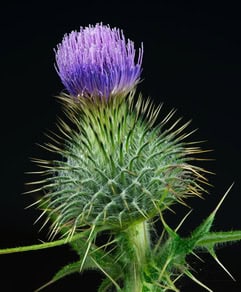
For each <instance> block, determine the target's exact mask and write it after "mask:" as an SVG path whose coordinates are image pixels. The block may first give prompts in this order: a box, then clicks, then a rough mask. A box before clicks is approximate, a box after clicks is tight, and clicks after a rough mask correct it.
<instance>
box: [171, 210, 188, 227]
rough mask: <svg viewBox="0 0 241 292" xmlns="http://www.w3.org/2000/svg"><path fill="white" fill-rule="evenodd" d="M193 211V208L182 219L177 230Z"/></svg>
mask: <svg viewBox="0 0 241 292" xmlns="http://www.w3.org/2000/svg"><path fill="white" fill-rule="evenodd" d="M191 213H192V210H190V211H189V212H188V213H187V214H186V215H185V216H184V217H183V219H182V220H181V222H180V223H179V224H178V226H177V227H176V229H175V232H177V231H178V229H179V228H180V227H181V226H182V224H183V223H184V221H185V220H186V219H187V217H188V216H189V215H190V214H191Z"/></svg>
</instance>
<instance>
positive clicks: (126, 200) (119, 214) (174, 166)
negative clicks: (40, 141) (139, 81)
mask: <svg viewBox="0 0 241 292" xmlns="http://www.w3.org/2000/svg"><path fill="white" fill-rule="evenodd" d="M61 99H62V101H63V103H64V110H65V112H66V115H67V116H68V117H69V118H70V120H71V122H72V126H71V128H70V127H69V126H67V124H66V123H64V122H61V123H60V124H61V125H62V126H61V131H62V132H63V134H64V135H63V138H64V139H62V140H61V141H60V143H59V144H58V145H56V143H54V144H53V145H49V144H48V147H49V148H50V150H52V151H56V152H57V153H58V154H61V155H62V159H61V160H58V161H54V162H53V163H48V168H47V170H46V171H45V174H46V176H47V177H46V179H45V180H42V181H40V184H41V185H42V187H41V189H43V190H44V191H45V193H46V195H45V196H44V197H43V199H42V200H41V201H40V207H43V209H44V212H46V210H48V213H49V216H50V217H51V216H52V215H54V217H55V220H54V223H53V230H52V234H55V233H56V232H58V231H60V230H61V229H62V228H65V227H67V228H68V232H69V234H71V235H73V234H74V233H75V232H77V231H78V230H81V229H82V228H86V227H93V226H102V227H103V226H104V227H105V228H106V229H123V228H126V227H128V226H130V225H132V224H134V223H137V222H141V221H143V220H147V219H151V218H153V217H154V216H156V215H157V214H159V213H160V212H162V211H163V210H164V209H166V208H168V207H169V206H170V205H171V204H173V203H175V202H181V203H184V202H183V199H184V198H186V197H187V196H190V195H199V193H200V190H202V187H201V186H200V185H199V183H200V182H203V181H204V180H205V179H204V177H203V176H202V175H201V172H202V170H201V169H200V168H198V167H195V166H193V165H191V164H190V163H189V161H190V160H191V159H193V157H192V154H194V153H195V154H196V153H198V152H200V150H199V148H196V147H189V146H190V145H189V146H188V144H187V143H185V142H184V141H183V139H184V138H185V136H186V134H184V133H183V130H184V129H185V128H186V126H187V125H188V124H189V123H186V124H184V125H182V126H180V127H178V124H179V122H180V119H178V120H177V121H175V122H174V124H172V123H171V125H170V126H168V122H169V120H170V119H171V118H172V116H173V114H174V111H171V112H170V113H169V115H168V116H166V117H165V118H164V119H163V120H162V121H161V122H160V123H159V124H157V125H155V126H154V123H155V122H156V118H157V115H158V113H159V110H160V107H155V106H154V105H152V104H151V103H150V101H149V100H147V101H146V102H145V101H143V100H142V98H141V97H139V98H138V100H137V101H136V102H134V96H133V93H130V94H129V95H127V96H118V97H115V98H112V99H111V100H108V101H105V100H101V99H96V100H94V101H93V99H90V98H89V99H87V98H82V97H79V100H78V101H77V102H76V100H73V99H71V98H69V97H68V96H65V97H61ZM55 142H56V140H55ZM42 164H43V166H44V167H45V166H46V161H43V162H42Z"/></svg>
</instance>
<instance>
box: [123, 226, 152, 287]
mask: <svg viewBox="0 0 241 292" xmlns="http://www.w3.org/2000/svg"><path fill="white" fill-rule="evenodd" d="M126 236H127V240H128V244H129V247H130V250H131V253H132V254H131V257H130V258H129V264H128V268H127V273H128V275H127V276H126V278H125V279H124V281H125V283H124V287H125V289H124V291H126V292H127V291H129V292H130V291H131V292H142V291H143V290H142V288H143V284H144V279H143V271H144V269H145V264H146V259H147V256H148V254H149V250H150V234H149V229H148V224H147V222H145V221H144V222H141V223H138V224H135V225H133V226H131V227H129V228H128V229H127V231H126Z"/></svg>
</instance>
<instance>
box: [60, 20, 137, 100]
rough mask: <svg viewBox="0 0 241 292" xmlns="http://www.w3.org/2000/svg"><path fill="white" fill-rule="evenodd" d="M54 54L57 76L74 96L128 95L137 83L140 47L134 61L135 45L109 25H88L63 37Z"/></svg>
mask: <svg viewBox="0 0 241 292" xmlns="http://www.w3.org/2000/svg"><path fill="white" fill-rule="evenodd" d="M55 53H56V70H57V73H58V75H59V77H60V78H61V81H62V83H63V84H64V86H65V88H66V89H67V91H68V92H69V93H70V94H71V95H73V96H78V95H82V96H88V95H91V96H92V95H97V96H101V97H106V98H108V97H109V96H111V95H115V94H119V93H122V92H129V91H130V90H132V89H133V88H134V87H135V86H136V84H137V83H138V82H139V80H140V74H141V63H142V56H143V47H141V48H140V49H139V53H138V59H137V61H136V60H135V53H136V52H135V48H134V43H133V42H132V41H131V40H129V39H128V40H127V41H126V39H125V37H124V35H123V32H122V31H121V30H119V29H117V28H113V29H111V28H110V26H109V25H102V24H96V25H95V26H92V25H89V26H88V27H85V28H83V27H80V31H79V32H77V31H72V32H71V33H70V34H66V35H65V36H64V38H63V41H62V42H61V43H60V44H58V46H57V50H56V51H55ZM135 61H136V62H135Z"/></svg>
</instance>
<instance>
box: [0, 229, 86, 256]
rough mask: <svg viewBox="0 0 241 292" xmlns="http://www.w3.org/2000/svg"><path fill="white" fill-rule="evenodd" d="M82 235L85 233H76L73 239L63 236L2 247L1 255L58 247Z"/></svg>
mask: <svg viewBox="0 0 241 292" xmlns="http://www.w3.org/2000/svg"><path fill="white" fill-rule="evenodd" d="M81 237H83V233H78V234H76V235H74V236H73V237H72V238H71V240H66V238H63V239H59V240H55V241H51V242H45V243H40V244H34V245H29V246H19V247H13V248H5V249H0V255H1V254H9V253H16V252H24V251H33V250H40V249H46V248H51V247H56V246H60V245H64V244H67V243H70V242H72V241H75V240H77V239H79V238H81Z"/></svg>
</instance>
